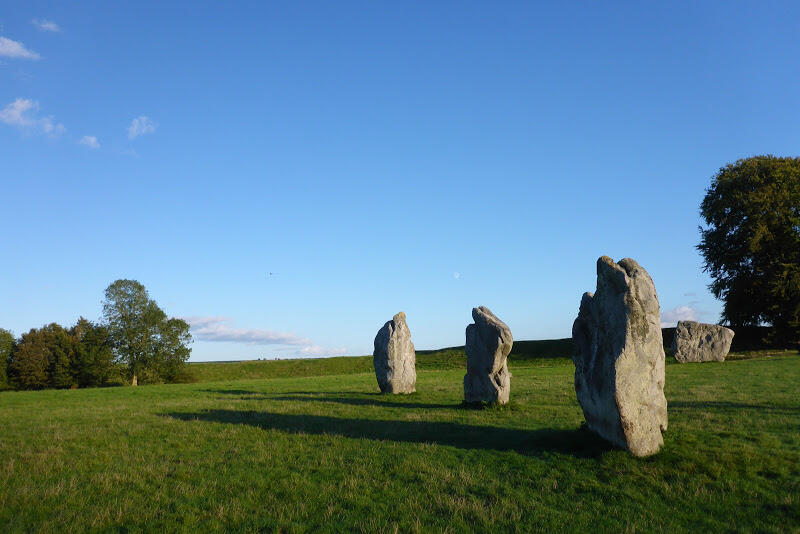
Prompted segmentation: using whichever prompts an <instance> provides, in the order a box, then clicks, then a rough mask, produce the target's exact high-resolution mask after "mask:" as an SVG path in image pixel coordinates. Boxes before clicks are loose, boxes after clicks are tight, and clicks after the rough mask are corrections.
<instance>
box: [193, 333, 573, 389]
mask: <svg viewBox="0 0 800 534" xmlns="http://www.w3.org/2000/svg"><path fill="white" fill-rule="evenodd" d="M571 351H572V340H571V339H554V340H546V341H516V342H514V347H513V349H512V351H511V354H510V355H509V360H510V362H511V363H510V365H511V366H515V365H516V366H525V365H530V364H532V363H533V362H534V361H536V363H537V364H539V365H542V364H543V360H547V359H554V358H559V359H562V358H563V357H564V355H569V354H570V353H571ZM466 361H467V357H466V354H465V353H464V347H449V348H445V349H439V350H418V351H417V370H420V371H432V370H444V369H464V367H465V365H466ZM188 368H189V372H188V374H189V375H190V376H192V377H193V378H194V379H195V380H196V381H198V382H220V381H226V380H228V381H230V380H246V379H253V378H288V377H303V376H330V375H342V374H352V373H371V372H372V356H355V357H354V356H347V357H336V358H307V359H294V360H261V361H241V362H211V363H191V364H189V366H188Z"/></svg>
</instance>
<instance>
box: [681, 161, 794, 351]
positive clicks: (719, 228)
mask: <svg viewBox="0 0 800 534" xmlns="http://www.w3.org/2000/svg"><path fill="white" fill-rule="evenodd" d="M700 213H701V214H702V216H703V218H704V219H705V222H706V224H707V225H708V226H707V228H705V229H704V228H701V229H700V231H701V235H702V239H701V241H700V244H699V245H698V246H697V248H698V249H699V250H700V252H701V253H702V254H703V258H704V259H705V271H706V272H708V273H709V274H710V275H711V277H712V278H713V282H712V283H711V285H710V286H709V288H710V289H711V291H712V292H713V293H714V296H716V297H717V298H719V299H722V300H723V302H724V307H723V312H722V320H723V321H725V322H728V323H730V324H731V325H732V326H734V327H736V326H751V325H758V324H762V323H767V324H771V325H772V326H773V327H774V336H775V338H776V339H775V341H778V342H781V343H783V344H785V345H787V346H788V345H795V344H797V343H798V341H800V158H777V157H774V156H756V157H752V158H747V159H742V160H739V161H737V162H736V163H733V164H730V165H727V166H725V167H723V168H722V169H720V170H719V172H718V173H717V174H716V176H715V177H714V179H713V181H712V183H711V186H710V187H709V188H708V190H707V192H706V196H705V198H704V199H703V202H702V204H701V206H700Z"/></svg>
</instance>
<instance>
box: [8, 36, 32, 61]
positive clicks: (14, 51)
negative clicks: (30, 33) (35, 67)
mask: <svg viewBox="0 0 800 534" xmlns="http://www.w3.org/2000/svg"><path fill="white" fill-rule="evenodd" d="M0 57H10V58H15V59H39V58H40V57H41V56H40V55H39V54H37V53H36V52H34V51H32V50H28V49H27V48H25V45H23V44H22V43H20V42H18V41H12V40H11V39H8V38H6V37H0Z"/></svg>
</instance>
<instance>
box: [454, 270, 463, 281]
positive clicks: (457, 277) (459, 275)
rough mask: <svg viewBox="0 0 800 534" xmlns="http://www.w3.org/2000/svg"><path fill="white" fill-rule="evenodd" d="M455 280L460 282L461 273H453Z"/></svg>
mask: <svg viewBox="0 0 800 534" xmlns="http://www.w3.org/2000/svg"><path fill="white" fill-rule="evenodd" d="M453 278H455V279H456V280H458V279H459V278H461V273H460V272H458V271H456V272H454V273H453Z"/></svg>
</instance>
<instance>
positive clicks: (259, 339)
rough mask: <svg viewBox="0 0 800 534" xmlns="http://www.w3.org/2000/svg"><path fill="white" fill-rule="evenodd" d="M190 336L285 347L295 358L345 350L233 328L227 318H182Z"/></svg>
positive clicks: (284, 335) (268, 332)
mask: <svg viewBox="0 0 800 534" xmlns="http://www.w3.org/2000/svg"><path fill="white" fill-rule="evenodd" d="M183 319H184V320H185V321H186V322H188V323H189V325H190V326H191V331H192V334H193V335H194V336H195V337H196V338H197V339H198V340H200V341H225V342H229V343H245V344H248V345H287V346H289V347H290V348H289V349H286V350H293V351H294V353H295V354H296V355H297V356H332V355H336V354H344V352H345V349H340V348H336V349H327V348H324V347H320V346H319V345H315V344H314V343H313V342H312V341H311V340H310V339H306V338H304V337H301V336H298V335H296V334H291V333H284V332H275V331H273V330H265V329H260V328H252V329H246V328H234V327H231V326H229V325H228V324H227V323H229V322H230V319H228V318H227V317H218V316H216V317H184V318H183Z"/></svg>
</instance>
